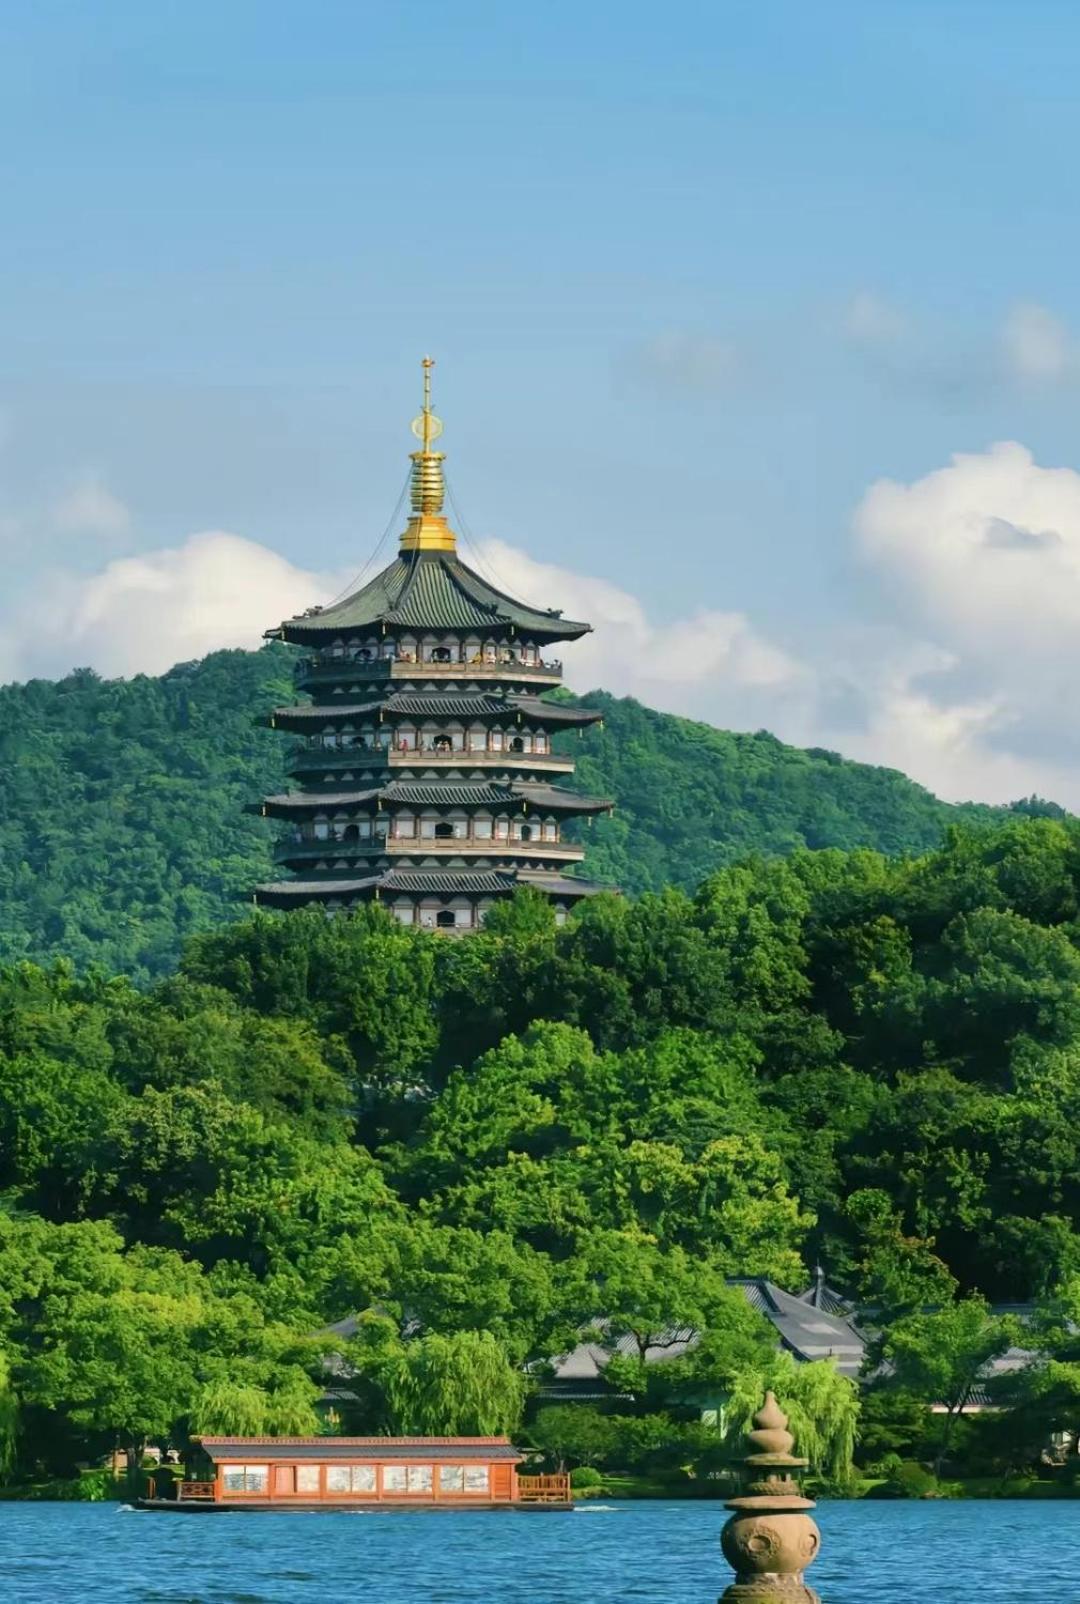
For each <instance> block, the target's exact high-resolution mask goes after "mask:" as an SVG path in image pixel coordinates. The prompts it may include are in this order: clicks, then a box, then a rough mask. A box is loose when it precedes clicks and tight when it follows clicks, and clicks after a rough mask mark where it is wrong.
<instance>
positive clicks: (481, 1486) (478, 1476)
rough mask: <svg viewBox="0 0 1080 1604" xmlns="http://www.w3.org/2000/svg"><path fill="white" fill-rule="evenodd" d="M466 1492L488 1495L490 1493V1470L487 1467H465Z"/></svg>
mask: <svg viewBox="0 0 1080 1604" xmlns="http://www.w3.org/2000/svg"><path fill="white" fill-rule="evenodd" d="M465 1491H466V1492H467V1493H486V1492H487V1491H488V1468H487V1466H486V1465H466V1466H465Z"/></svg>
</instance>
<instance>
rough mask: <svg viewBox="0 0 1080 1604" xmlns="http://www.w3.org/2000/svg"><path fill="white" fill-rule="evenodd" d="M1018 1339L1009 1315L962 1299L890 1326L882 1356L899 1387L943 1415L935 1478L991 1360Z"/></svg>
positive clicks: (974, 1300)
mask: <svg viewBox="0 0 1080 1604" xmlns="http://www.w3.org/2000/svg"><path fill="white" fill-rule="evenodd" d="M1019 1336H1020V1330H1019V1326H1018V1323H1017V1321H1016V1320H1015V1319H1014V1318H1013V1317H1012V1316H1010V1315H995V1314H992V1313H991V1311H990V1307H989V1305H988V1304H987V1302H986V1300H985V1299H984V1298H979V1297H968V1298H962V1299H960V1300H959V1301H958V1302H956V1303H950V1304H946V1305H945V1307H944V1308H941V1309H934V1310H931V1311H929V1312H925V1313H920V1314H909V1315H907V1316H905V1317H904V1318H903V1319H901V1320H897V1321H896V1323H895V1324H894V1325H892V1326H890V1327H889V1329H888V1330H887V1331H886V1332H885V1335H884V1337H883V1339H882V1342H881V1353H882V1355H883V1357H884V1358H885V1360H886V1361H887V1362H888V1363H889V1364H890V1365H891V1366H892V1368H893V1372H894V1375H895V1378H896V1385H897V1386H898V1387H900V1388H903V1389H906V1390H907V1391H908V1392H910V1393H913V1394H914V1395H915V1396H916V1397H917V1398H920V1399H922V1400H923V1402H925V1403H928V1404H937V1405H938V1406H939V1407H940V1408H942V1409H943V1410H944V1417H943V1426H942V1431H941V1435H940V1438H939V1440H938V1451H937V1456H936V1460H935V1465H934V1471H935V1474H938V1475H939V1474H940V1472H941V1466H942V1464H943V1463H944V1461H945V1460H946V1459H947V1458H948V1454H949V1449H950V1447H951V1445H952V1440H953V1435H954V1432H955V1429H956V1425H957V1422H958V1421H959V1419H960V1417H961V1416H962V1414H963V1412H964V1410H965V1408H966V1407H967V1405H968V1404H969V1403H970V1401H971V1396H972V1393H973V1392H974V1390H975V1388H976V1387H977V1386H978V1385H979V1384H980V1382H982V1381H983V1380H984V1379H985V1377H986V1375H987V1371H988V1367H989V1365H990V1362H991V1360H993V1359H997V1358H999V1357H1000V1356H1001V1354H1003V1353H1004V1352H1005V1351H1006V1349H1008V1348H1009V1347H1011V1346H1012V1344H1013V1343H1014V1342H1015V1341H1017V1339H1018V1338H1019Z"/></svg>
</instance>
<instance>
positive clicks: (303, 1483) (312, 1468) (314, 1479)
mask: <svg viewBox="0 0 1080 1604" xmlns="http://www.w3.org/2000/svg"><path fill="white" fill-rule="evenodd" d="M296 1490H297V1492H298V1493H317V1492H318V1491H319V1466H318V1465H297V1467H296Z"/></svg>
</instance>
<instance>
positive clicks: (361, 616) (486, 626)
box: [267, 551, 592, 642]
mask: <svg viewBox="0 0 1080 1604" xmlns="http://www.w3.org/2000/svg"><path fill="white" fill-rule="evenodd" d="M375 625H378V626H379V627H380V628H381V627H382V626H384V625H385V626H387V627H393V628H395V629H420V630H434V629H450V630H479V631H484V632H490V631H492V630H497V631H498V632H499V633H505V632H506V631H507V630H512V631H513V632H516V633H519V634H520V633H524V634H526V635H529V636H530V637H532V638H534V639H536V638H542V639H546V640H577V639H578V638H579V637H580V636H582V635H586V634H588V633H589V631H590V629H591V628H592V626H591V625H590V624H584V623H578V622H575V621H574V620H573V619H569V618H563V616H562V614H561V612H559V611H557V610H556V609H555V608H548V609H541V608H537V607H530V606H528V604H527V603H525V602H519V601H515V600H514V598H513V597H512V596H508V595H507V594H506V593H505V592H504V591H501V590H498V589H497V588H496V587H495V586H494V585H491V584H489V583H488V581H487V580H484V579H481V578H480V575H479V574H477V573H474V572H473V570H472V569H471V568H469V567H467V566H466V565H465V563H463V562H462V561H461V560H460V559H459V558H458V556H457V555H456V554H455V553H454V552H452V551H419V552H407V553H401V554H399V555H398V556H397V557H396V558H395V560H394V561H393V562H392V563H391V564H390V566H389V567H388V568H384V569H383V571H382V573H380V574H376V576H375V578H374V579H371V580H369V581H368V583H367V584H366V585H364V586H362V587H361V589H359V590H357V591H354V592H353V593H352V595H351V596H346V597H345V598H344V599H343V600H342V601H337V602H333V603H332V604H331V605H330V606H329V607H323V608H319V609H312V610H311V611H309V612H307V613H302V614H300V615H298V616H297V617H294V618H287V619H285V620H284V621H283V622H282V623H281V624H280V625H279V626H278V628H277V629H275V630H270V631H268V632H267V633H268V634H271V635H277V636H280V637H281V639H282V640H289V641H298V642H315V641H318V640H320V639H324V638H325V637H326V636H327V635H341V634H343V633H346V632H352V631H355V630H357V629H365V628H369V627H372V626H375Z"/></svg>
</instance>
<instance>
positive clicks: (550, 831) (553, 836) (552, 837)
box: [544, 819, 559, 841]
mask: <svg viewBox="0 0 1080 1604" xmlns="http://www.w3.org/2000/svg"><path fill="white" fill-rule="evenodd" d="M558 839H559V826H558V825H557V824H556V823H555V820H554V819H545V820H544V840H545V841H557V840H558Z"/></svg>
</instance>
